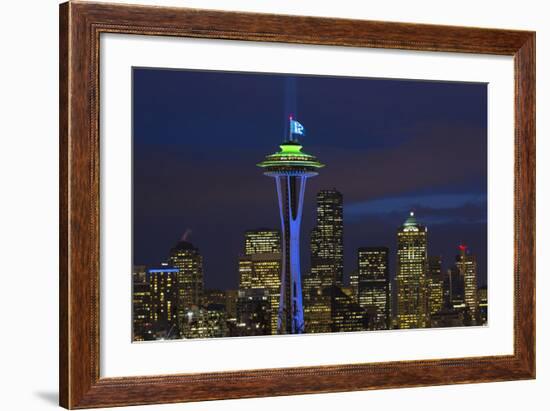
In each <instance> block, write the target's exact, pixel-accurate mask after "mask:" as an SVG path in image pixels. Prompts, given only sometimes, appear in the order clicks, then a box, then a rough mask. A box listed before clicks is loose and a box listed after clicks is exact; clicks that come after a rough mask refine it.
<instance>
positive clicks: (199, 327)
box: [180, 304, 228, 339]
mask: <svg viewBox="0 0 550 411" xmlns="http://www.w3.org/2000/svg"><path fill="white" fill-rule="evenodd" d="M180 327H181V336H182V337H183V338H189V339H191V338H220V337H226V336H227V335H228V328H227V324H226V315H225V307H224V306H223V305H221V304H210V305H208V307H198V306H196V305H195V306H193V307H191V308H190V309H187V310H186V312H185V316H184V318H183V319H182V321H181V325H180Z"/></svg>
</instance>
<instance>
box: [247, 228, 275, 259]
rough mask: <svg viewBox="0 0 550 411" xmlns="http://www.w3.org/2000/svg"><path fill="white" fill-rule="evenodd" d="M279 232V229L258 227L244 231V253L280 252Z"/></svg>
mask: <svg viewBox="0 0 550 411" xmlns="http://www.w3.org/2000/svg"><path fill="white" fill-rule="evenodd" d="M280 252H281V234H280V232H279V230H270V229H269V228H259V229H257V230H247V231H246V232H245V233H244V254H245V255H252V254H262V253H280Z"/></svg>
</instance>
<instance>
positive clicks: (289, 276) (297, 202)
mask: <svg viewBox="0 0 550 411" xmlns="http://www.w3.org/2000/svg"><path fill="white" fill-rule="evenodd" d="M295 124H299V123H297V122H295V121H293V120H292V118H291V119H290V125H291V128H290V133H289V137H288V140H286V141H284V142H283V144H281V145H280V148H281V151H279V152H277V153H275V154H271V155H268V156H266V158H265V160H264V161H262V162H261V163H259V164H258V166H259V167H262V168H263V169H264V170H265V171H264V174H265V175H267V176H269V177H273V178H274V179H275V184H276V187H277V196H278V199H279V210H280V217H281V232H282V270H281V291H280V303H279V313H278V320H277V321H278V323H277V324H278V327H277V329H278V332H279V333H280V334H300V333H303V332H304V312H303V306H302V279H301V274H300V223H301V220H302V210H303V205H304V193H305V188H306V180H307V179H308V178H309V177H313V176H316V175H317V170H318V169H319V168H321V167H323V164H321V163H319V162H318V161H317V159H316V158H315V157H314V156H312V155H309V154H306V153H303V152H302V145H300V144H299V143H298V141H297V140H296V139H295V138H294V136H293V132H292V131H293V129H294V128H293V125H295ZM300 127H301V125H300ZM296 131H297V132H298V133H300V134H303V128H301V129H300V128H296Z"/></svg>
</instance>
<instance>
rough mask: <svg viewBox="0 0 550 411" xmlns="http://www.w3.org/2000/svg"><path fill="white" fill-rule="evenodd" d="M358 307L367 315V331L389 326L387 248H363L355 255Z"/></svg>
mask: <svg viewBox="0 0 550 411" xmlns="http://www.w3.org/2000/svg"><path fill="white" fill-rule="evenodd" d="M357 254H358V255H357V263H358V275H359V277H358V298H357V301H358V303H359V306H360V307H361V308H363V309H365V310H366V311H367V312H368V313H369V329H370V330H383V329H388V328H389V326H390V273H389V250H388V248H387V247H363V248H359V250H358V253H357Z"/></svg>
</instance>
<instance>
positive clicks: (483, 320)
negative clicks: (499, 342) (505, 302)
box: [477, 287, 489, 325]
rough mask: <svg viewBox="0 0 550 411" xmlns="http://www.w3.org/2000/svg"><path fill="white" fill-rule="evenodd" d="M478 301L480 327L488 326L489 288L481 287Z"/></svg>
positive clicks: (478, 291)
mask: <svg viewBox="0 0 550 411" xmlns="http://www.w3.org/2000/svg"><path fill="white" fill-rule="evenodd" d="M477 301H478V319H479V324H480V325H485V324H487V318H488V308H489V304H488V296H487V287H479V288H478V290H477Z"/></svg>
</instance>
